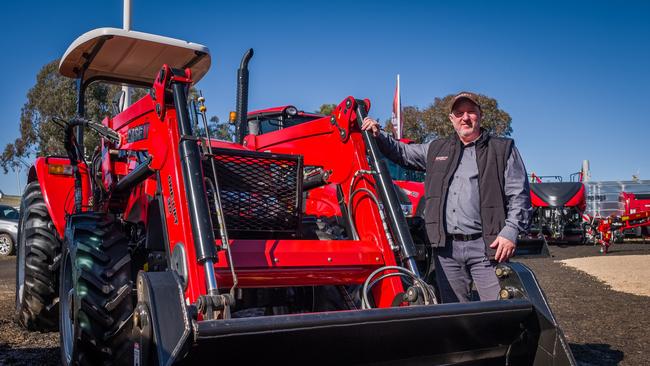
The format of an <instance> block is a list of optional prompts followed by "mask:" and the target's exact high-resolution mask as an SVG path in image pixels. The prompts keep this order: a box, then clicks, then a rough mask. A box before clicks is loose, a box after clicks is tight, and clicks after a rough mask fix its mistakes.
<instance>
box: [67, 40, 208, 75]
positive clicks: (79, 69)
mask: <svg viewBox="0 0 650 366" xmlns="http://www.w3.org/2000/svg"><path fill="white" fill-rule="evenodd" d="M163 64H167V65H169V66H170V67H173V68H178V69H185V68H188V67H189V68H190V69H191V70H192V80H193V81H194V82H195V83H196V82H198V81H199V80H201V78H202V77H203V76H204V75H205V74H206V73H207V72H208V70H209V69H210V50H208V48H207V47H205V46H203V45H200V44H197V43H191V42H186V41H182V40H178V39H174V38H169V37H163V36H159V35H155V34H149V33H142V32H135V31H127V30H124V29H118V28H98V29H95V30H92V31H90V32H87V33H85V34H83V35H81V36H80V37H79V38H77V39H76V40H75V41H74V42H72V44H71V45H70V47H68V49H67V51H65V54H64V55H63V57H62V58H61V63H60V64H59V72H60V73H61V75H63V76H67V77H70V78H74V79H83V81H92V80H107V81H112V82H116V83H123V84H133V85H143V86H151V84H152V83H153V81H154V78H155V77H156V75H157V74H158V72H159V71H160V67H161V66H162V65H163Z"/></svg>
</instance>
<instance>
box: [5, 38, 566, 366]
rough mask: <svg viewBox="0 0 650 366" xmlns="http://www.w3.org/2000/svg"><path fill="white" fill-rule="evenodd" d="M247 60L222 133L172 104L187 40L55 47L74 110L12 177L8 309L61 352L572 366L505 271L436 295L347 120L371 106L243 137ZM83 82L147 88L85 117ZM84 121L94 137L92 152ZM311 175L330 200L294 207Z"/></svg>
mask: <svg viewBox="0 0 650 366" xmlns="http://www.w3.org/2000/svg"><path fill="white" fill-rule="evenodd" d="M251 57H252V50H250V51H249V52H247V53H246V55H245V56H244V58H243V59H242V63H241V65H240V69H239V70H238V80H239V83H238V91H237V118H238V120H237V126H238V131H239V134H238V136H239V137H238V141H237V142H234V143H232V142H224V141H215V140H212V139H211V138H209V137H208V136H205V137H197V136H196V134H195V133H194V132H195V131H193V127H192V126H194V125H196V122H197V121H201V122H203V123H204V126H205V131H208V129H207V121H206V119H205V108H204V105H203V99H197V100H196V101H195V102H194V103H192V100H191V98H190V97H189V96H188V91H189V88H190V86H191V85H193V84H194V83H196V82H198V81H199V80H200V79H201V78H202V77H203V76H204V75H205V74H206V73H207V72H208V69H209V66H210V53H209V50H208V49H207V48H206V47H205V46H202V45H199V44H195V43H189V42H185V41H179V40H176V39H171V38H167V37H161V36H157V35H152V34H146V33H140V32H134V31H125V30H122V29H114V28H101V29H96V30H93V31H90V32H88V33H86V34H84V35H82V36H80V37H79V38H78V39H77V40H75V41H74V42H73V43H72V44H71V46H70V47H69V48H68V50H67V51H66V53H65V54H64V56H63V58H62V60H61V63H60V66H59V71H60V72H61V74H63V75H64V76H68V77H71V78H76V79H77V80H78V85H79V94H78V117H77V118H74V119H72V120H70V121H59V122H60V123H61V126H62V128H64V130H65V147H66V151H67V154H68V156H67V158H62V157H42V158H39V159H37V160H36V163H35V164H34V166H33V168H32V169H31V170H30V173H29V184H28V186H27V188H26V190H25V194H24V195H23V200H22V203H21V206H22V209H21V218H20V221H19V225H20V233H19V239H18V246H19V250H18V258H17V263H18V264H17V266H18V275H17V283H16V287H17V291H16V293H17V295H16V314H17V318H18V321H19V322H20V323H21V324H23V325H24V326H26V327H27V328H28V329H32V330H41V331H46V330H51V329H57V328H58V330H59V332H60V340H61V360H62V363H63V364H65V365H68V364H91V365H96V364H127V363H133V364H137V365H141V364H161V365H168V364H173V363H176V362H181V361H186V362H192V361H201V360H203V361H210V362H215V360H216V359H217V358H218V357H220V356H222V357H228V358H232V359H235V360H236V361H237V362H240V363H243V364H251V363H260V362H270V363H279V362H282V363H284V364H326V363H327V364H331V363H339V364H379V363H381V364H405V363H406V364H462V365H470V364H481V365H485V364H488V365H490V364H495V365H497V364H498V365H503V364H516V365H533V364H535V365H551V364H553V365H574V364H575V361H574V360H573V357H572V355H571V352H570V350H569V348H568V345H567V343H566V340H565V339H564V336H563V334H562V331H561V330H560V328H559V326H558V325H557V322H556V320H555V318H554V316H553V314H552V312H551V310H550V309H549V307H548V303H547V301H546V299H545V297H544V294H543V293H542V291H541V290H540V288H539V285H538V284H537V281H536V279H535V277H534V275H533V273H532V272H531V271H530V270H529V269H528V268H526V267H525V266H523V265H521V264H517V263H510V264H501V265H499V267H498V268H497V276H498V277H499V279H500V282H501V286H502V290H501V292H500V294H499V299H498V300H495V301H486V302H475V303H467V304H437V301H436V296H435V291H434V289H433V288H432V286H431V285H430V284H428V283H427V282H426V281H425V279H424V273H423V271H422V270H421V268H422V267H423V266H424V267H425V266H426V263H419V261H420V258H419V257H418V254H417V250H416V246H415V244H414V243H413V239H412V237H411V235H410V233H409V229H408V225H407V223H406V220H405V217H404V214H403V211H402V209H401V205H400V201H399V199H398V197H397V193H396V191H395V188H394V184H393V183H392V180H391V179H390V177H389V175H388V171H387V169H386V165H385V163H383V162H382V160H381V158H380V156H379V154H378V149H377V146H376V143H375V141H374V139H373V138H372V137H371V136H370V135H369V134H368V133H367V132H361V131H360V129H359V123H360V121H362V119H363V117H365V116H366V115H367V111H368V109H369V107H370V103H369V101H367V100H359V99H355V98H353V97H347V98H345V99H344V100H343V101H342V102H341V103H340V104H339V105H338V107H337V108H336V109H335V111H334V112H333V114H332V116H330V117H329V118H326V119H319V120H315V121H311V122H307V123H303V124H301V125H299V126H295V127H292V128H286V129H283V130H281V131H276V132H274V133H268V134H262V135H256V134H252V133H248V132H249V131H247V130H246V129H245V128H244V127H243V126H245V125H246V123H247V122H248V121H247V118H246V116H247V111H246V110H247V94H248V68H247V65H248V62H249V60H250V58H251ZM95 81H107V82H114V83H119V84H127V85H135V86H141V87H146V88H149V91H150V92H149V93H148V94H147V95H145V96H144V97H142V98H141V99H140V100H138V101H137V102H135V103H134V104H133V105H131V106H130V107H128V108H126V109H125V110H124V111H122V112H120V113H118V114H116V115H114V116H108V117H106V118H105V119H104V120H103V121H102V122H101V123H99V122H96V121H89V120H86V119H84V118H83V116H84V92H85V90H86V88H87V86H88V84H90V83H91V82H95ZM197 105H198V111H199V113H195V111H196V110H197V108H196V107H197ZM193 106H194V108H192V107H193ZM88 129H90V130H93V131H95V132H96V133H98V134H99V135H100V136H101V137H102V138H101V146H99V147H98V149H97V150H96V151H95V152H94V153H93V154H91V155H87V154H86V152H84V151H83V149H82V146H83V144H82V141H83V136H84V130H88ZM325 186H330V187H333V189H334V190H335V192H336V197H337V205H338V210H336V209H333V210H331V211H328V210H327V209H318V208H311V209H307V208H306V204H307V202H309V196H310V194H311V192H316V191H315V190H316V189H317V188H320V187H325Z"/></svg>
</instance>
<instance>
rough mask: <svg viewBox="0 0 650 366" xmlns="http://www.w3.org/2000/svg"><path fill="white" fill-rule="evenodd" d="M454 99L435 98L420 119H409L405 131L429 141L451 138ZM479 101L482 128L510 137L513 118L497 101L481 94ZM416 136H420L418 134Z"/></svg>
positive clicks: (448, 96)
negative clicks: (451, 113)
mask: <svg viewBox="0 0 650 366" xmlns="http://www.w3.org/2000/svg"><path fill="white" fill-rule="evenodd" d="M453 98H454V95H451V94H450V95H447V96H446V97H444V98H442V99H441V98H435V100H434V102H433V104H431V105H430V106H429V107H427V108H426V109H424V110H422V111H421V112H420V115H419V116H418V118H415V119H411V120H409V119H408V118H407V119H406V120H405V121H404V124H405V130H406V131H411V130H412V131H413V132H414V133H422V132H424V133H425V134H426V138H428V139H431V138H435V137H447V136H450V135H451V134H453V133H454V127H453V126H452V124H451V122H450V121H449V109H450V108H451V102H452V100H453ZM478 101H479V103H480V104H481V111H482V119H481V127H483V128H485V129H486V130H488V132H490V133H491V134H492V135H494V136H510V134H512V127H511V126H510V124H511V123H512V118H511V117H510V115H509V114H508V113H507V112H505V111H503V110H502V109H500V108H499V105H498V103H497V101H496V99H494V98H490V97H488V96H486V95H482V94H479V95H478ZM406 108H409V107H406ZM406 108H405V109H406ZM411 124H413V125H411ZM415 136H420V135H417V134H416V135H415Z"/></svg>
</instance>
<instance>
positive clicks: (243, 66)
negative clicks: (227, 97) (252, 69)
mask: <svg viewBox="0 0 650 366" xmlns="http://www.w3.org/2000/svg"><path fill="white" fill-rule="evenodd" d="M251 57H253V49H252V48H250V49H249V50H248V51H246V53H245V54H244V57H242V59H241V63H240V64H239V69H238V70H237V106H236V109H235V111H236V112H237V122H236V126H237V141H238V142H239V143H240V144H241V143H242V142H243V141H244V136H246V130H247V129H246V125H245V123H247V121H248V119H247V115H248V62H249V61H250V60H251Z"/></svg>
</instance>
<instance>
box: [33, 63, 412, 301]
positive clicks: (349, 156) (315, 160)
mask: <svg viewBox="0 0 650 366" xmlns="http://www.w3.org/2000/svg"><path fill="white" fill-rule="evenodd" d="M164 69H165V70H168V69H167V68H166V67H165V68H164ZM186 76H187V78H185V79H184V80H180V81H181V82H190V81H191V80H190V79H189V77H190V75H189V74H187V75H186ZM168 78H169V76H168V77H167V78H164V79H163V80H161V79H157V80H156V81H155V83H154V86H153V90H154V91H155V95H157V96H162V95H165V93H168V91H166V90H165V88H164V87H163V85H165V83H167V82H169V79H168ZM346 102H347V103H352V104H354V103H355V100H354V98H352V97H349V98H346V99H345V100H344V101H343V102H342V103H341V105H339V106H338V107H337V108H336V110H335V116H336V118H335V122H334V123H332V122H330V120H329V119H327V118H325V119H320V120H316V121H313V122H309V123H305V124H303V125H300V126H297V127H293V128H288V129H284V130H281V131H277V132H273V133H269V134H266V135H263V136H252V135H250V136H247V137H246V139H245V141H244V144H243V146H242V145H238V144H234V143H228V142H223V141H213V142H212V146H214V147H225V148H230V149H247V150H257V151H271V152H275V153H286V154H300V155H303V157H304V162H305V164H306V165H315V166H322V167H323V168H324V169H326V170H331V171H332V175H331V176H330V178H329V180H330V182H332V183H335V184H341V185H342V187H344V189H343V191H344V194H345V199H346V200H348V199H349V189H348V188H349V186H350V184H352V183H354V189H357V188H366V189H369V190H370V191H371V192H375V189H374V184H373V183H374V182H373V178H372V177H368V176H363V175H362V176H360V177H359V178H357V179H353V178H354V173H355V172H357V171H358V170H360V169H363V170H369V166H368V163H367V158H366V154H365V147H364V144H363V140H362V138H361V134H360V131H359V129H358V127H357V126H356V115H355V112H354V108H346ZM176 112H177V111H176V110H175V109H174V107H173V106H172V105H170V101H169V100H164V98H161V97H159V98H158V99H157V100H156V99H154V98H153V97H152V96H151V95H145V96H144V97H143V98H142V99H140V100H139V101H137V102H136V103H134V104H133V105H132V106H130V107H129V108H128V109H126V110H125V111H123V112H122V113H120V114H118V115H116V116H115V117H113V118H110V117H107V118H105V119H104V121H103V124H104V125H106V126H108V127H110V128H112V129H114V130H116V131H117V132H118V133H119V134H120V136H121V141H122V144H121V146H119V147H118V146H113V144H112V143H110V142H109V141H107V140H102V160H103V161H102V167H101V170H102V182H103V184H104V185H105V188H106V190H107V191H109V192H110V191H111V190H112V189H113V188H114V187H115V185H116V183H117V182H119V181H120V179H122V178H123V177H124V176H126V175H127V174H129V172H131V171H133V170H134V169H135V168H136V166H137V164H138V161H137V160H136V158H135V154H134V153H135V152H146V153H147V154H148V156H149V157H150V158H151V162H150V164H149V167H150V168H151V169H153V170H155V171H156V173H157V174H155V175H153V176H151V177H149V178H147V179H146V180H145V181H144V182H142V183H140V184H139V185H137V186H136V187H135V188H133V189H132V190H131V192H130V194H129V195H128V198H126V199H123V198H122V199H118V198H114V199H113V198H112V199H111V200H109V204H108V205H107V207H104V209H106V210H112V211H114V212H118V213H120V212H121V213H123V217H124V218H125V219H126V220H128V221H131V222H134V223H141V224H144V225H145V226H146V225H147V210H148V208H149V203H150V202H151V201H152V199H153V198H154V196H155V195H156V194H160V195H162V199H163V202H164V203H165V214H164V216H165V225H166V228H165V230H166V231H167V235H166V237H167V239H168V244H169V252H172V251H173V249H174V247H175V246H176V245H178V244H179V243H184V247H185V250H186V253H187V259H188V273H189V275H188V283H187V288H186V293H185V296H186V301H188V302H189V303H193V302H195V301H196V300H197V298H198V297H199V296H200V295H203V294H205V293H206V281H205V276H204V268H203V267H202V265H201V264H200V263H199V262H198V261H197V260H196V250H195V248H194V246H193V245H192V243H193V242H194V240H193V237H192V228H191V226H190V216H189V209H188V207H189V206H188V201H187V196H186V195H185V191H186V189H185V188H186V187H185V186H184V181H183V177H182V174H181V171H182V170H181V161H182V159H181V156H179V150H178V149H177V148H176V147H177V146H179V142H180V140H181V136H179V129H178V124H177V123H178V121H177V116H176ZM134 129H139V130H140V131H146V132H143V133H142V135H141V136H140V137H139V139H133V138H131V139H129V131H130V130H131V131H134ZM324 147H327V148H324ZM119 151H123V152H124V154H121V155H120V154H119ZM120 156H121V157H120ZM47 159H50V160H49V161H50V162H54V161H56V162H67V159H60V160H54V159H55V158H42V159H39V160H37V164H36V171H37V175H38V179H39V181H41V182H43V183H42V184H43V193H44V196H45V197H46V201H47V202H48V207H51V214H52V217H53V219H54V221H55V225H56V226H57V229H58V230H59V231H60V234H63V228H64V227H65V218H66V215H65V212H72V205H73V202H72V201H73V200H72V199H68V200H67V201H66V200H65V197H67V196H69V195H70V194H69V193H68V192H70V191H71V190H72V189H73V178H72V176H66V177H52V176H51V175H48V174H47V173H46V171H47V167H46V165H47V162H48V160H47ZM82 172H83V173H84V176H83V177H84V178H83V186H84V192H85V200H84V202H85V203H86V204H87V203H88V194H87V192H88V191H89V190H88V187H89V180H88V174H87V172H86V171H85V167H84V169H82ZM158 180H160V182H159V181H158ZM333 189H334V188H333V186H331V185H330V186H326V187H322V188H319V189H316V190H314V191H313V192H311V193H310V194H311V197H312V200H311V203H309V202H310V201H308V204H307V207H308V208H307V212H308V213H318V214H320V215H325V216H334V215H340V210H339V208H338V205H337V204H335V203H333V202H331V200H327V199H326V198H325V197H326V196H329V197H333V195H332V192H331V191H332V190H333ZM375 194H376V192H375ZM319 195H320V199H319ZM334 197H335V196H334ZM352 207H353V219H354V221H355V223H356V228H357V231H358V233H359V236H360V240H342V241H309V240H267V241H264V240H261V241H260V240H258V241H251V240H237V239H235V240H231V243H230V246H231V248H232V251H233V252H232V255H233V264H234V268H235V271H236V272H237V274H238V277H239V286H241V287H253V288H263V287H282V286H303V285H335V284H360V283H362V282H363V281H364V280H365V279H366V277H367V276H368V275H369V274H370V273H371V272H372V271H373V270H375V269H377V268H379V267H381V266H385V265H396V258H395V255H394V252H393V250H392V249H391V247H390V245H389V243H388V240H387V238H386V235H385V233H384V229H383V226H382V223H381V220H380V216H379V213H378V211H377V207H376V205H375V203H374V202H373V201H372V200H370V199H369V198H368V196H366V195H364V194H358V195H357V196H355V199H354V201H353V204H352ZM64 208H65V209H64ZM66 210H67V211H66ZM215 269H216V276H217V279H218V281H219V285H220V287H227V286H230V285H231V283H232V278H231V275H230V271H229V270H228V261H227V260H226V257H225V256H224V253H223V252H219V255H218V261H217V262H216V264H215ZM403 291H404V289H403V286H402V284H401V281H400V280H399V279H398V278H397V277H391V278H388V279H386V280H384V281H382V282H381V283H380V284H378V285H377V286H375V288H374V289H373V294H374V298H375V302H376V304H377V306H379V307H388V306H390V305H391V304H392V302H393V300H394V298H395V296H397V295H398V294H399V293H402V292H403Z"/></svg>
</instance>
